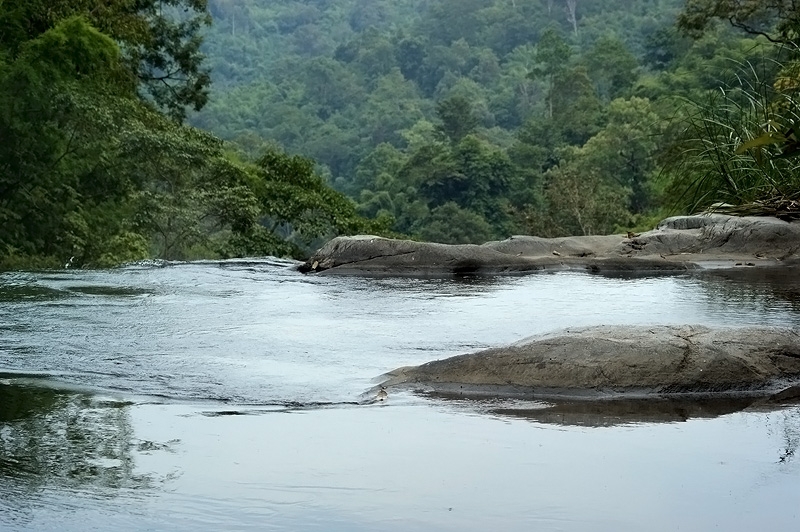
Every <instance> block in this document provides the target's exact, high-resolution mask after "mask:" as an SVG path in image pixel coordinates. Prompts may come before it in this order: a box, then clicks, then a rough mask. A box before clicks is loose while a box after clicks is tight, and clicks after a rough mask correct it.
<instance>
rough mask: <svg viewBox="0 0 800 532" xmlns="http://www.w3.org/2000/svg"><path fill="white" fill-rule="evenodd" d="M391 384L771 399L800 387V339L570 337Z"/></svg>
mask: <svg viewBox="0 0 800 532" xmlns="http://www.w3.org/2000/svg"><path fill="white" fill-rule="evenodd" d="M386 377H387V380H386V382H385V383H384V386H386V387H403V388H410V389H413V390H418V391H427V392H439V393H457V394H463V395H467V396H480V395H494V396H523V397H532V398H586V399H589V398H608V397H621V396H624V397H647V396H654V395H655V396H664V395H666V396H676V395H686V394H689V395H695V394H703V395H720V394H722V395H742V394H745V395H747V394H756V395H771V394H774V393H777V392H780V391H781V390H785V389H787V388H790V387H791V386H793V385H796V384H798V383H800V335H798V333H797V332H795V331H793V330H791V329H784V328H773V327H744V328H708V327H700V326H653V327H633V326H598V327H587V328H578V329H567V330H563V331H560V332H557V333H553V334H549V335H543V336H534V337H531V338H527V339H525V340H522V341H520V342H517V343H515V344H512V345H509V346H506V347H500V348H495V349H488V350H485V351H480V352H478V353H473V354H467V355H460V356H455V357H452V358H448V359H445V360H437V361H434V362H429V363H427V364H422V365H421V366H415V367H406V368H399V369H397V370H395V371H393V372H390V373H389V374H387V376H386Z"/></svg>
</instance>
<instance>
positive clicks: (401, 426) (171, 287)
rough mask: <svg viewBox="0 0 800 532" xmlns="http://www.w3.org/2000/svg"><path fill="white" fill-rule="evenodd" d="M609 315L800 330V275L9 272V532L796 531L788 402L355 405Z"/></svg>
mask: <svg viewBox="0 0 800 532" xmlns="http://www.w3.org/2000/svg"><path fill="white" fill-rule="evenodd" d="M615 323H634V324H664V323H669V324H682V323H690V324H710V325H754V324H774V325H785V326H792V327H797V326H798V325H800V280H795V279H792V278H785V277H782V276H775V277H764V278H759V279H754V278H753V277H752V276H746V277H740V276H733V275H729V274H725V275H719V274H714V275H712V274H709V275H707V276H694V277H655V278H644V277H643V278H633V279H631V278H626V279H612V278H606V277H598V276H591V275H585V274H580V273H559V274H541V275H530V276H525V277H511V278H508V277H506V278H495V279H461V280H445V279H429V280H415V279H358V278H335V277H324V276H316V277H314V276H311V277H307V276H302V275H300V274H298V273H296V272H295V271H294V270H293V268H292V264H291V263H287V262H282V261H266V260H265V261H228V262H208V263H191V264H171V265H166V266H157V265H150V266H138V267H129V268H124V269H119V270H111V271H93V272H85V271H64V272H43V273H42V272H39V273H6V274H0V530H76V531H77V530H109V529H119V530H187V531H188V530H223V529H224V530H398V531H401V530H486V529H496V530H643V529H644V530H676V529H678V528H680V529H681V530H708V529H710V528H712V527H717V526H718V527H720V528H722V527H724V528H725V529H727V530H752V529H754V528H756V527H759V528H764V527H765V526H766V527H772V528H781V529H787V528H789V529H791V528H790V527H791V526H792V525H794V528H796V527H797V525H798V524H800V516H798V510H797V507H798V505H797V494H798V493H800V466H798V464H797V460H796V458H795V456H794V453H795V449H796V447H797V445H798V444H800V408H798V407H796V406H785V407H783V408H777V409H776V408H772V409H765V408H761V407H758V406H749V407H747V405H736V404H733V405H731V404H712V405H709V404H705V405H699V406H698V405H683V404H672V405H669V406H668V407H666V408H664V407H663V405H650V406H648V407H647V408H643V407H641V406H633V407H630V408H629V407H627V406H625V405H617V406H616V407H615V408H614V409H612V408H609V409H604V408H603V407H601V408H599V410H598V409H595V410H591V409H590V410H587V409H586V408H583V409H582V410H580V411H579V412H578V413H577V415H575V413H574V412H572V413H571V414H570V415H565V414H564V412H563V411H561V410H558V409H551V410H546V412H547V414H546V415H544V414H542V412H545V410H542V409H541V408H540V407H541V406H542V405H539V404H533V405H531V404H519V403H516V402H513V401H488V400H487V401H452V400H446V399H442V398H424V397H416V396H411V395H405V394H403V395H392V396H391V397H390V398H389V401H388V402H387V403H383V404H377V405H369V404H364V399H365V397H364V396H363V395H362V394H363V393H364V392H365V391H367V390H368V389H370V388H371V387H372V386H373V385H374V383H375V382H376V378H377V377H378V376H379V375H381V374H382V373H384V372H386V371H388V370H391V369H393V368H395V367H398V366H402V365H408V364H419V363H422V362H426V361H428V360H432V359H435V358H442V357H445V356H450V355H453V354H459V353H464V352H470V351H474V350H477V349H480V348H484V347H489V346H496V345H501V344H505V343H508V342H512V341H516V340H519V339H521V338H524V337H526V336H529V335H532V334H537V333H542V332H548V331H552V330H555V329H559V328H562V327H567V326H570V327H571V326H578V325H593V324H615ZM745 407H747V408H746V409H745V410H744V411H739V410H741V409H742V408H745ZM631 409H632V410H633V412H631Z"/></svg>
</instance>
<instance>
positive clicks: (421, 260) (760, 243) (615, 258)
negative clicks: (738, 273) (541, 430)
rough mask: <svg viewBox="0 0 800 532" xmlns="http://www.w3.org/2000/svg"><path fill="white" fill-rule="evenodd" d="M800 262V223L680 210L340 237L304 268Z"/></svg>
mask: <svg viewBox="0 0 800 532" xmlns="http://www.w3.org/2000/svg"><path fill="white" fill-rule="evenodd" d="M790 266H791V267H796V266H800V222H787V221H783V220H779V219H777V218H771V217H752V216H751V217H734V216H727V215H720V214H707V215H697V216H677V217H673V218H667V219H666V220H663V221H662V222H661V223H660V224H659V225H658V227H656V228H655V229H653V230H652V231H648V232H645V233H642V234H626V235H605V236H575V237H563V238H541V237H536V236H514V237H511V238H508V239H506V240H502V241H498V242H488V243H486V244H483V245H472V244H463V245H447V244H437V243H430V242H414V241H410V240H394V239H387V238H381V237H376V236H363V235H362V236H355V237H338V238H335V239H333V240H331V241H330V242H328V243H327V244H325V245H324V246H323V247H322V248H320V249H319V250H318V251H317V252H316V253H315V254H314V256H313V257H311V258H310V259H309V260H308V261H307V262H306V263H304V264H303V265H302V266H300V271H302V272H304V273H323V272H324V273H328V274H341V275H365V276H390V275H403V276H420V277H425V276H448V275H500V274H522V273H528V272H536V271H543V270H550V271H553V270H555V271H557V270H575V269H577V270H586V271H589V272H592V273H615V272H641V273H648V272H650V273H659V272H665V273H681V272H686V271H688V270H698V269H735V268H745V269H746V268H753V267H761V268H764V267H790Z"/></svg>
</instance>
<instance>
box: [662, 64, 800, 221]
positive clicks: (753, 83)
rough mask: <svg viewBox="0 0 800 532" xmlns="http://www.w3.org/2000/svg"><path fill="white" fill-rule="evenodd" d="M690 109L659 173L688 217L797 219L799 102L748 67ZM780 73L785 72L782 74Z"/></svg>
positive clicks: (799, 200) (799, 214) (799, 192)
mask: <svg viewBox="0 0 800 532" xmlns="http://www.w3.org/2000/svg"><path fill="white" fill-rule="evenodd" d="M740 66H741V67H742V68H741V69H740V74H739V75H737V76H736V78H735V81H734V82H733V83H731V84H729V85H728V86H726V87H720V88H719V89H718V90H716V91H713V92H710V93H709V94H708V95H707V98H706V99H705V100H703V101H701V102H689V105H688V106H687V110H688V112H687V113H686V115H685V118H684V126H685V127H684V128H683V131H682V134H681V137H680V140H679V142H678V143H677V150H675V151H673V153H672V157H671V161H670V162H669V163H668V168H667V169H666V170H667V172H668V173H669V174H671V175H672V176H673V178H674V181H673V187H674V188H673V190H678V191H681V194H680V199H679V202H680V203H682V204H683V205H684V206H685V207H688V209H689V211H690V212H699V211H717V212H720V211H722V212H727V213H732V214H753V215H776V216H781V217H787V218H794V217H797V218H800V142H799V141H798V138H799V137H800V100H799V99H798V92H797V91H796V90H777V89H776V88H775V86H776V85H778V84H773V83H770V82H767V81H766V80H765V79H764V77H763V76H759V73H758V72H757V69H756V68H755V67H754V66H753V65H751V64H747V65H740ZM782 70H784V71H785V69H782Z"/></svg>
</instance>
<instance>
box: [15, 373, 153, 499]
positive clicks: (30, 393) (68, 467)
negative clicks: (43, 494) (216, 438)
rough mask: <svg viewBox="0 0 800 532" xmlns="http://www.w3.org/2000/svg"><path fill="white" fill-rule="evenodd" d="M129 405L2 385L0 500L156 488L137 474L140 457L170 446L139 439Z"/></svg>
mask: <svg viewBox="0 0 800 532" xmlns="http://www.w3.org/2000/svg"><path fill="white" fill-rule="evenodd" d="M129 405H130V403H127V402H122V401H118V400H113V399H104V398H102V397H98V396H94V395H89V394H84V393H75V392H70V391H63V390H56V389H53V388H50V387H46V386H42V383H41V382H40V383H37V384H23V385H19V384H13V383H12V382H11V381H10V380H8V379H5V380H4V381H3V382H0V478H2V479H3V482H2V483H0V486H3V488H0V499H2V500H3V501H5V502H4V504H7V505H9V506H12V507H13V506H14V504H13V502H12V499H14V498H21V499H25V498H28V497H31V496H34V495H35V493H36V492H37V491H40V490H43V489H58V490H76V489H86V490H92V491H98V490H99V491H100V492H102V493H103V494H107V495H114V494H116V493H117V492H118V491H119V490H123V489H136V490H138V489H144V488H152V487H153V486H154V484H155V479H154V477H153V476H152V475H141V474H137V473H135V455H136V453H138V452H142V451H152V450H155V449H163V448H165V447H164V445H162V444H156V443H154V442H145V441H139V440H137V439H136V438H135V436H134V434H133V430H132V427H131V423H130V418H129V413H128V410H127V407H128V406H129Z"/></svg>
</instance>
